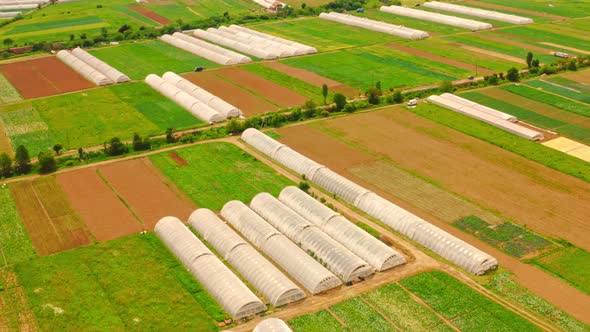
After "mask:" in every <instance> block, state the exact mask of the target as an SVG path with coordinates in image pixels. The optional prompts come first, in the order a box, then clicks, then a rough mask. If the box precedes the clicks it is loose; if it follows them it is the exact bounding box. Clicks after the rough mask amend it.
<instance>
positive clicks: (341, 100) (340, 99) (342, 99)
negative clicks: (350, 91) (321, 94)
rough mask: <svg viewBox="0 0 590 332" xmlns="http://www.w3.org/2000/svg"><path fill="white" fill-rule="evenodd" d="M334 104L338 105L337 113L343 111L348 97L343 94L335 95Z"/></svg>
mask: <svg viewBox="0 0 590 332" xmlns="http://www.w3.org/2000/svg"><path fill="white" fill-rule="evenodd" d="M334 103H335V104H336V111H342V110H343V109H344V106H345V105H346V96H344V95H343V94H341V93H337V94H335V95H334Z"/></svg>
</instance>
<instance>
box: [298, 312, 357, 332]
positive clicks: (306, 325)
mask: <svg viewBox="0 0 590 332" xmlns="http://www.w3.org/2000/svg"><path fill="white" fill-rule="evenodd" d="M289 325H290V326H291V327H292V328H293V330H294V331H295V332H318V331H334V332H344V331H348V329H346V328H345V327H344V326H343V325H342V324H340V322H339V321H338V320H337V319H336V318H334V316H332V315H331V314H330V313H329V312H328V311H327V310H322V311H318V312H316V313H313V314H307V315H304V316H299V317H297V318H293V319H291V320H290V321H289Z"/></svg>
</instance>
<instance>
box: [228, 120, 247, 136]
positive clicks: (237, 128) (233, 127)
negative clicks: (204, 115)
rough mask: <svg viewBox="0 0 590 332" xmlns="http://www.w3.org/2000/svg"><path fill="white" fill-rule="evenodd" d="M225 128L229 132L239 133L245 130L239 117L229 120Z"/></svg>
mask: <svg viewBox="0 0 590 332" xmlns="http://www.w3.org/2000/svg"><path fill="white" fill-rule="evenodd" d="M225 130H226V131H227V132H228V133H229V134H237V133H239V132H241V131H242V130H243V128H242V124H241V123H240V122H239V121H238V119H236V118H233V119H231V120H229V121H228V122H227V124H226V125H225Z"/></svg>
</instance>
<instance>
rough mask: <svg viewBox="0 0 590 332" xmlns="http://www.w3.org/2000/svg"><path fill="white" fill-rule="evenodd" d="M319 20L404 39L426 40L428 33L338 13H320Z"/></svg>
mask: <svg viewBox="0 0 590 332" xmlns="http://www.w3.org/2000/svg"><path fill="white" fill-rule="evenodd" d="M320 18H322V19H325V20H330V21H334V22H338V23H343V24H347V25H354V26H357V27H361V28H364V29H368V30H373V31H378V32H383V33H387V34H390V35H394V36H398V37H401V38H405V39H422V38H428V36H429V35H428V33H427V32H425V31H422V30H416V29H410V28H407V27H404V26H401V25H394V24H389V23H385V22H381V21H375V20H371V19H368V18H366V17H358V16H354V15H348V14H340V13H335V12H331V13H321V14H320Z"/></svg>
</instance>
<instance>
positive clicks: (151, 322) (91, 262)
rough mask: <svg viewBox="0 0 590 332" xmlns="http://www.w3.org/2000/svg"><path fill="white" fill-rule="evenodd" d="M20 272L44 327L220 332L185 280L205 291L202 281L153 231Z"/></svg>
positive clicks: (73, 252) (30, 265)
mask: <svg viewBox="0 0 590 332" xmlns="http://www.w3.org/2000/svg"><path fill="white" fill-rule="evenodd" d="M15 272H16V273H17V275H18V277H19V282H20V284H21V286H23V287H24V288H25V292H26V295H27V297H28V299H29V301H30V303H31V305H32V309H33V311H34V313H35V316H36V319H37V324H38V325H39V328H40V329H41V330H70V331H73V330H88V329H94V330H163V329H173V330H195V329H196V330H201V331H216V330H217V324H216V323H215V321H214V319H212V318H211V316H210V315H209V314H208V313H207V312H206V308H204V307H203V305H202V304H201V303H199V302H198V301H197V300H196V299H195V297H194V296H193V295H192V294H191V293H190V292H189V290H188V289H187V288H186V286H185V285H183V284H182V282H188V283H189V284H191V287H193V288H196V289H200V292H201V293H203V292H204V291H203V290H202V288H201V286H200V285H198V284H197V282H196V281H195V280H194V279H192V280H191V278H192V276H190V275H189V273H188V272H187V271H186V270H185V269H184V267H182V266H181V265H180V262H179V261H178V260H176V259H175V258H174V256H172V254H170V253H169V252H168V250H167V249H166V248H165V247H164V245H163V244H161V242H160V241H159V240H158V239H157V238H156V236H155V235H154V234H152V233H150V234H143V235H133V236H130V237H126V238H122V239H118V240H114V241H109V242H104V243H100V244H97V245H94V246H90V247H84V248H78V249H75V250H71V251H67V252H63V253H59V254H56V255H51V256H46V257H41V258H38V259H35V260H33V261H31V262H28V263H27V264H17V265H16V266H15ZM180 278H182V281H181V280H179V279H180ZM207 301H208V302H209V303H215V302H214V300H213V299H212V298H210V297H208V299H207ZM207 305H208V306H212V305H213V304H207ZM60 309H61V310H63V312H61V313H57V312H56V311H55V310H57V311H59V310H60ZM217 310H220V309H219V308H217ZM211 313H212V314H214V315H218V313H215V312H211Z"/></svg>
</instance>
